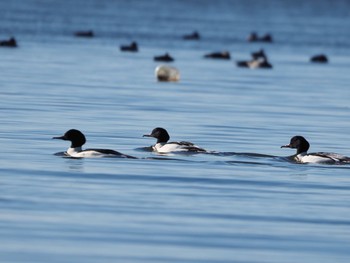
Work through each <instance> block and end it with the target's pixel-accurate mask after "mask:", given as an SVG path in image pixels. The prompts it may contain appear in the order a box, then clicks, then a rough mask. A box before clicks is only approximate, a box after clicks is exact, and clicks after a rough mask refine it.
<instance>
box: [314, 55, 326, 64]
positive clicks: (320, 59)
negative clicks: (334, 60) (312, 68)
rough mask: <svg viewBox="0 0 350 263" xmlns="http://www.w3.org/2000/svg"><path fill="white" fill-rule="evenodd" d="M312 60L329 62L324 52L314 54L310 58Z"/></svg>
mask: <svg viewBox="0 0 350 263" xmlns="http://www.w3.org/2000/svg"><path fill="white" fill-rule="evenodd" d="M310 62H315V63H327V62H328V58H327V56H326V55H324V54H320V55H315V56H312V57H311V58H310Z"/></svg>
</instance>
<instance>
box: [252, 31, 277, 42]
mask: <svg viewBox="0 0 350 263" xmlns="http://www.w3.org/2000/svg"><path fill="white" fill-rule="evenodd" d="M247 40H248V42H266V43H271V42H272V41H273V40H272V36H271V35H270V34H265V35H264V36H262V37H259V36H258V34H257V33H256V32H252V33H251V34H250V35H249V36H248V38H247Z"/></svg>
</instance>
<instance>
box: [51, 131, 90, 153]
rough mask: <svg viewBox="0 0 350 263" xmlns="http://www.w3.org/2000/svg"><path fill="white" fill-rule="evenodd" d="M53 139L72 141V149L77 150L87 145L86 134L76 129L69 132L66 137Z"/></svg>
mask: <svg viewBox="0 0 350 263" xmlns="http://www.w3.org/2000/svg"><path fill="white" fill-rule="evenodd" d="M52 139H60V140H64V141H70V142H71V143H72V144H71V146H70V147H71V148H77V147H81V146H83V145H84V144H85V142H86V138H85V136H84V134H83V133H82V132H81V131H79V130H76V129H71V130H69V131H67V132H66V133H65V134H64V135H62V136H59V137H53V138H52Z"/></svg>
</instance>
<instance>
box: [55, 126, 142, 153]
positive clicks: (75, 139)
mask: <svg viewBox="0 0 350 263" xmlns="http://www.w3.org/2000/svg"><path fill="white" fill-rule="evenodd" d="M52 139H60V140H65V141H70V142H71V146H70V147H69V148H68V150H67V151H66V152H64V155H66V156H69V157H75V158H98V157H122V158H136V157H133V156H130V155H126V154H122V153H120V152H117V151H114V150H110V149H85V150H83V149H82V146H83V145H84V144H85V142H86V138H85V136H84V134H83V133H82V132H81V131H79V130H75V129H71V130H69V131H67V132H66V133H65V134H64V135H63V136H59V137H53V138H52Z"/></svg>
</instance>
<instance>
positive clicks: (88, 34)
mask: <svg viewBox="0 0 350 263" xmlns="http://www.w3.org/2000/svg"><path fill="white" fill-rule="evenodd" d="M74 35H75V36H76V37H94V35H95V34H94V32H93V31H92V30H88V31H77V32H75V33H74Z"/></svg>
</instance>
